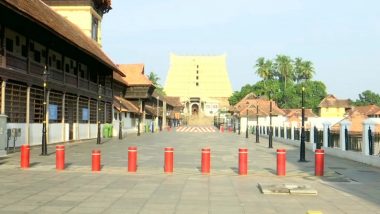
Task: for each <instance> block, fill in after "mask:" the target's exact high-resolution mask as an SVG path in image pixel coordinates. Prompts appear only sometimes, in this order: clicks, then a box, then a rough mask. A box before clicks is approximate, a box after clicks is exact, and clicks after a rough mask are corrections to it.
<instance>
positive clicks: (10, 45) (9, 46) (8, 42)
mask: <svg viewBox="0 0 380 214" xmlns="http://www.w3.org/2000/svg"><path fill="white" fill-rule="evenodd" d="M5 46H6V49H7V51H9V52H13V40H12V39H9V38H7V39H6V41H5Z"/></svg>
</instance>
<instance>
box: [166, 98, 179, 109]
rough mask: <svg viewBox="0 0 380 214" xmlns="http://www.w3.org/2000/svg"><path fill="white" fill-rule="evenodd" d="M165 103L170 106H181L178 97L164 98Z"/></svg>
mask: <svg viewBox="0 0 380 214" xmlns="http://www.w3.org/2000/svg"><path fill="white" fill-rule="evenodd" d="M165 100H166V102H167V103H168V104H169V105H171V106H176V107H179V106H182V103H181V100H180V98H179V97H168V96H167V97H165Z"/></svg>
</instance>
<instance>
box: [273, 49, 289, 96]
mask: <svg viewBox="0 0 380 214" xmlns="http://www.w3.org/2000/svg"><path fill="white" fill-rule="evenodd" d="M275 62H276V69H277V74H278V75H279V79H280V80H282V81H283V82H284V91H285V89H286V82H287V81H288V80H289V79H292V78H293V64H292V59H291V58H290V57H289V56H285V55H277V57H276V59H275Z"/></svg>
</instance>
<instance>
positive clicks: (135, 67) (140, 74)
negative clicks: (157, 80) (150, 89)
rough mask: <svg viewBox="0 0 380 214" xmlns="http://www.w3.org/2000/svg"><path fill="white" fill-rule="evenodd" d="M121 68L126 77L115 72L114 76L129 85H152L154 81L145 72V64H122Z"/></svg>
mask: <svg viewBox="0 0 380 214" xmlns="http://www.w3.org/2000/svg"><path fill="white" fill-rule="evenodd" d="M118 67H119V69H120V70H121V72H123V74H125V77H121V76H120V75H118V74H116V73H114V74H113V78H114V79H115V80H117V81H119V82H121V83H124V84H126V85H128V86H150V85H153V83H152V82H151V81H150V80H149V79H148V77H147V76H145V74H144V64H121V65H118Z"/></svg>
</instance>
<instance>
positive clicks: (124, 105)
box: [113, 96, 139, 113]
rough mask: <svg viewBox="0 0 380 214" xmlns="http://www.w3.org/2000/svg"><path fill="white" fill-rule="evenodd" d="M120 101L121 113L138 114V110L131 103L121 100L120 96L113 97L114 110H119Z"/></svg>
mask: <svg viewBox="0 0 380 214" xmlns="http://www.w3.org/2000/svg"><path fill="white" fill-rule="evenodd" d="M120 100H121V111H122V112H133V113H138V112H139V108H138V107H137V106H135V105H134V104H133V103H132V102H130V101H128V100H126V99H124V98H121V97H120V96H113V105H114V107H115V108H116V109H118V110H119V108H120Z"/></svg>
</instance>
